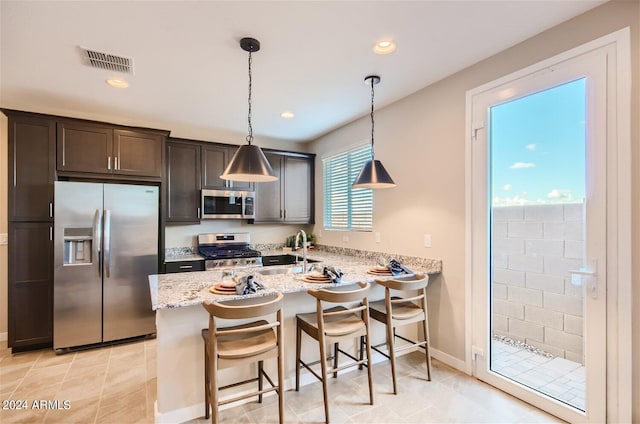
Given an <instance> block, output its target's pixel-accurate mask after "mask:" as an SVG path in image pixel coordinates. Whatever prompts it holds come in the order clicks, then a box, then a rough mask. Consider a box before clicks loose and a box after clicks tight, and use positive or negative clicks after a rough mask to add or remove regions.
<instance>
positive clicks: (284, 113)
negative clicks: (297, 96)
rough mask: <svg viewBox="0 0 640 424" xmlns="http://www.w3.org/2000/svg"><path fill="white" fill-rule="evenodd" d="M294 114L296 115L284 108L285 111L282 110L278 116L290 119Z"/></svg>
mask: <svg viewBox="0 0 640 424" xmlns="http://www.w3.org/2000/svg"><path fill="white" fill-rule="evenodd" d="M294 116H296V115H295V114H294V113H293V112H290V111H288V110H286V111H284V112H282V113H281V114H280V117H281V118H284V119H292V118H293V117H294Z"/></svg>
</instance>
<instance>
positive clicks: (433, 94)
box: [312, 0, 640, 422]
mask: <svg viewBox="0 0 640 424" xmlns="http://www.w3.org/2000/svg"><path fill="white" fill-rule="evenodd" d="M627 26H629V27H631V37H632V44H631V54H632V83H633V99H632V106H631V116H632V119H631V122H632V129H631V137H632V161H633V163H634V164H640V136H639V126H640V123H639V122H640V105H639V102H640V91H639V88H638V86H639V85H638V84H639V83H640V76H639V69H640V65H639V60H640V34H639V32H640V3H639V2H637V1H628V0H619V1H616V0H614V1H611V2H609V3H606V4H604V5H602V6H600V7H598V8H595V9H593V10H591V11H589V12H587V13H585V14H583V15H581V16H578V17H576V18H574V19H572V20H570V21H567V22H565V23H563V24H561V25H558V26H556V27H554V28H551V29H549V30H547V31H545V32H543V33H541V34H539V35H537V36H535V37H533V38H531V39H529V40H527V41H525V42H523V43H521V44H518V45H516V46H514V47H512V48H510V49H508V50H505V51H504V52H501V53H499V54H497V55H495V56H493V57H491V58H488V59H486V60H484V61H482V62H479V63H477V64H475V65H473V66H471V67H469V68H467V69H465V70H463V71H461V72H459V73H457V74H455V75H452V76H450V77H448V78H446V79H444V80H441V81H439V82H437V83H435V84H432V85H431V86H429V87H426V88H424V89H423V90H420V91H418V92H416V93H414V94H413V95H411V96H408V97H406V98H404V99H401V100H400V101H398V102H396V103H394V104H392V105H390V106H387V107H385V108H383V109H380V110H378V111H376V158H377V159H380V160H382V162H383V163H384V165H385V167H386V168H387V170H388V171H389V172H390V174H391V176H392V177H393V178H394V179H395V181H396V183H397V184H398V186H397V187H396V188H393V189H390V190H382V191H377V192H375V194H374V231H379V232H380V233H381V234H382V243H380V244H376V243H375V242H374V236H373V234H371V233H349V234H348V235H349V237H350V241H349V242H348V243H347V244H346V245H347V246H349V247H353V248H360V249H372V250H380V251H383V252H399V253H404V254H408V255H414V256H424V257H431V258H437V259H442V261H443V272H442V275H441V276H439V277H437V278H434V279H433V280H432V283H431V284H430V288H429V295H430V299H429V307H430V311H429V312H430V315H431V317H432V322H431V338H432V340H431V341H432V345H433V347H434V348H436V349H438V350H440V351H442V352H444V353H446V354H449V355H452V356H454V357H456V358H458V359H460V360H463V359H464V356H465V347H464V341H465V328H464V320H465V316H464V315H465V293H464V291H465V284H464V280H465V269H464V253H465V252H464V246H465V238H464V224H465V222H464V211H465V204H464V190H465V172H466V171H467V170H465V167H464V151H465V150H464V147H465V146H464V143H465V133H464V131H465V93H466V91H467V90H470V89H472V88H475V87H477V86H480V85H482V84H485V83H487V82H490V81H493V80H495V79H497V78H499V77H502V76H504V75H507V74H509V73H512V72H514V71H516V70H519V69H522V68H524V67H526V66H528V65H531V64H533V63H537V62H539V61H541V60H544V59H546V58H549V57H551V56H553V55H556V54H559V53H561V52H564V51H567V50H569V49H571V48H574V47H576V46H579V45H581V44H584V43H586V42H588V41H591V40H593V39H596V38H598V37H600V36H603V35H606V34H609V33H611V32H614V31H616V30H618V29H621V28H624V27H627ZM415 54H420V52H415ZM433 60H437V58H433ZM372 71H375V70H363V75H365V74H367V73H368V72H372ZM381 76H382V83H381V84H380V85H379V86H378V88H377V91H378V92H381V91H382V90H384V84H385V79H384V75H381ZM362 96H363V100H362V101H363V102H366V101H367V92H366V91H363V93H362ZM369 125H370V124H369V119H368V117H364V118H361V119H359V120H357V121H355V122H353V123H351V124H349V125H347V126H345V127H342V128H340V129H337V130H335V131H333V132H332V133H330V134H328V135H326V136H324V137H322V138H320V139H318V140H315V141H314V142H313V144H312V149H313V151H314V152H315V153H317V154H318V156H319V157H318V166H317V168H316V169H317V171H316V181H322V180H321V176H322V166H321V158H322V156H323V155H324V154H326V153H327V152H332V151H335V150H338V149H339V148H340V146H344V145H347V144H352V143H354V142H357V141H360V140H366V138H367V136H368V132H369V130H370V127H369ZM633 168H634V171H633V172H634V173H633V180H634V183H633V184H634V185H633V198H632V201H633V210H632V213H633V217H634V218H633V219H634V221H633V232H634V235H633V248H634V250H633V251H634V252H640V167H639V166H634V167H633ZM316 204H318V205H321V204H322V189H321V187H320V186H319V187H318V190H317V191H316ZM316 222H317V223H318V224H317V225H316V227H315V230H314V232H315V233H316V234H318V233H319V232H320V230H321V229H322V225H321V223H322V209H321V208H317V209H316ZM424 233H429V234H431V235H432V240H433V247H432V248H430V249H426V248H424V247H422V244H421V243H422V237H423V234H424ZM343 235H344V233H338V232H329V231H323V237H322V238H320V239H319V242H320V243H322V244H328V245H336V246H339V245H345V243H344V242H343V241H342V237H343ZM634 257H635V258H636V260H635V261H634V262H635V264H634V269H633V286H634V299H635V308H634V314H635V316H634V325H635V327H634V336H635V337H634V340H633V343H634V364H635V365H634V394H633V396H634V405H636V406H635V410H634V414H635V415H634V419H635V421H637V422H640V260H638V258H639V257H640V254H639V253H634Z"/></svg>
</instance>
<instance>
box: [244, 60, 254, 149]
mask: <svg viewBox="0 0 640 424" xmlns="http://www.w3.org/2000/svg"><path fill="white" fill-rule="evenodd" d="M251 82H252V81H251V50H249V101H248V103H249V113H248V114H247V120H248V121H249V134H248V135H247V137H246V140H247V143H249V145H251V142H252V141H253V127H252V126H251Z"/></svg>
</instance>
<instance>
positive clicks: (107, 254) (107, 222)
mask: <svg viewBox="0 0 640 424" xmlns="http://www.w3.org/2000/svg"><path fill="white" fill-rule="evenodd" d="M110 268H111V211H110V210H109V209H105V211H104V275H105V277H107V278H110V277H111V269H110Z"/></svg>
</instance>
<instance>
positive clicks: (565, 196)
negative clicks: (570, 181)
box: [547, 188, 573, 201]
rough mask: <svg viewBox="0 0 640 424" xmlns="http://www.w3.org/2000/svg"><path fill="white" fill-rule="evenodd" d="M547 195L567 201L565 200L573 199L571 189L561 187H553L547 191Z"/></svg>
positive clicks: (550, 197)
mask: <svg viewBox="0 0 640 424" xmlns="http://www.w3.org/2000/svg"><path fill="white" fill-rule="evenodd" d="M547 197H548V198H549V199H553V200H563V201H567V200H573V193H571V190H562V189H557V188H554V189H553V190H551V191H550V192H549V193H547Z"/></svg>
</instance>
